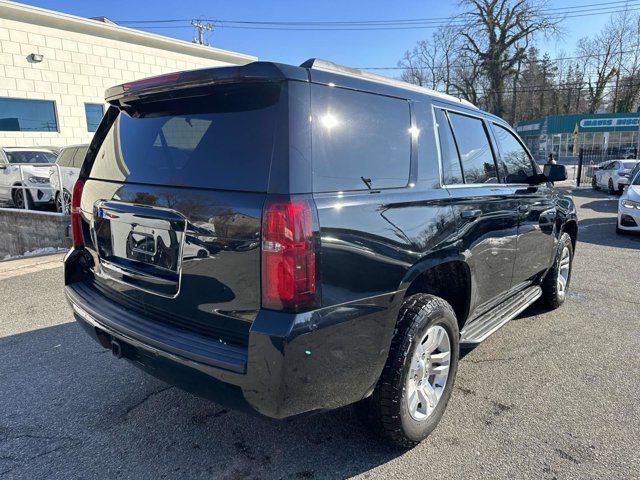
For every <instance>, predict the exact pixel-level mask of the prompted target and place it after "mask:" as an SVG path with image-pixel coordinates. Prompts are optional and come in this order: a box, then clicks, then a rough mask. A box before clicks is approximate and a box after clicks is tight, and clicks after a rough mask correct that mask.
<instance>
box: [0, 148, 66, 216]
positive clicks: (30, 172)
mask: <svg viewBox="0 0 640 480" xmlns="http://www.w3.org/2000/svg"><path fill="white" fill-rule="evenodd" d="M56 158H57V156H56V154H55V153H54V152H52V151H51V150H48V149H45V148H0V202H2V203H5V204H11V205H13V206H15V207H17V208H24V207H25V202H26V206H27V208H32V207H41V206H45V205H48V204H50V203H52V202H53V193H52V190H51V185H50V183H49V167H46V166H35V165H33V164H46V163H54V162H55V161H56ZM23 182H24V187H25V188H24V189H23V188H22V185H23ZM25 190H26V193H27V195H26V197H27V198H26V199H25V195H24V192H25Z"/></svg>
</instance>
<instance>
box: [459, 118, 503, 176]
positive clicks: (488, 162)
mask: <svg viewBox="0 0 640 480" xmlns="http://www.w3.org/2000/svg"><path fill="white" fill-rule="evenodd" d="M448 113H449V119H450V120H451V126H452V127H453V133H454V135H455V139H456V144H457V145H458V152H459V153H460V159H461V160H462V173H463V175H464V180H465V183H498V172H497V170H496V163H495V160H494V158H493V151H492V150H491V143H490V142H489V137H488V136H487V130H486V129H485V126H484V122H483V121H482V120H481V119H479V118H476V117H470V116H467V115H463V114H459V113H455V112H448Z"/></svg>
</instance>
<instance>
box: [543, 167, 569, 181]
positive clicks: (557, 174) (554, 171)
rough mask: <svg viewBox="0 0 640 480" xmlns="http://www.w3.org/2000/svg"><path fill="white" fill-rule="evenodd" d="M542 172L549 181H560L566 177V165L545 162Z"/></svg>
mask: <svg viewBox="0 0 640 480" xmlns="http://www.w3.org/2000/svg"><path fill="white" fill-rule="evenodd" d="M543 172H544V176H545V177H547V181H549V182H561V181H563V180H566V179H567V167H565V166H564V165H557V164H552V163H547V164H545V166H544V169H543Z"/></svg>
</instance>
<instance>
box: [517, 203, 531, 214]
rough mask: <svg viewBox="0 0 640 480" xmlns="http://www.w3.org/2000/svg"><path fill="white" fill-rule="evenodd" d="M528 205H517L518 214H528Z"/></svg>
mask: <svg viewBox="0 0 640 480" xmlns="http://www.w3.org/2000/svg"><path fill="white" fill-rule="evenodd" d="M529 210H530V208H529V205H518V211H519V212H520V213H529Z"/></svg>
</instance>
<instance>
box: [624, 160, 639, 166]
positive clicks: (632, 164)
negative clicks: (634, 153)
mask: <svg viewBox="0 0 640 480" xmlns="http://www.w3.org/2000/svg"><path fill="white" fill-rule="evenodd" d="M636 163H638V162H637V161H636V160H634V161H633V162H622V166H623V167H624V168H633V167H635V166H636Z"/></svg>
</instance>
